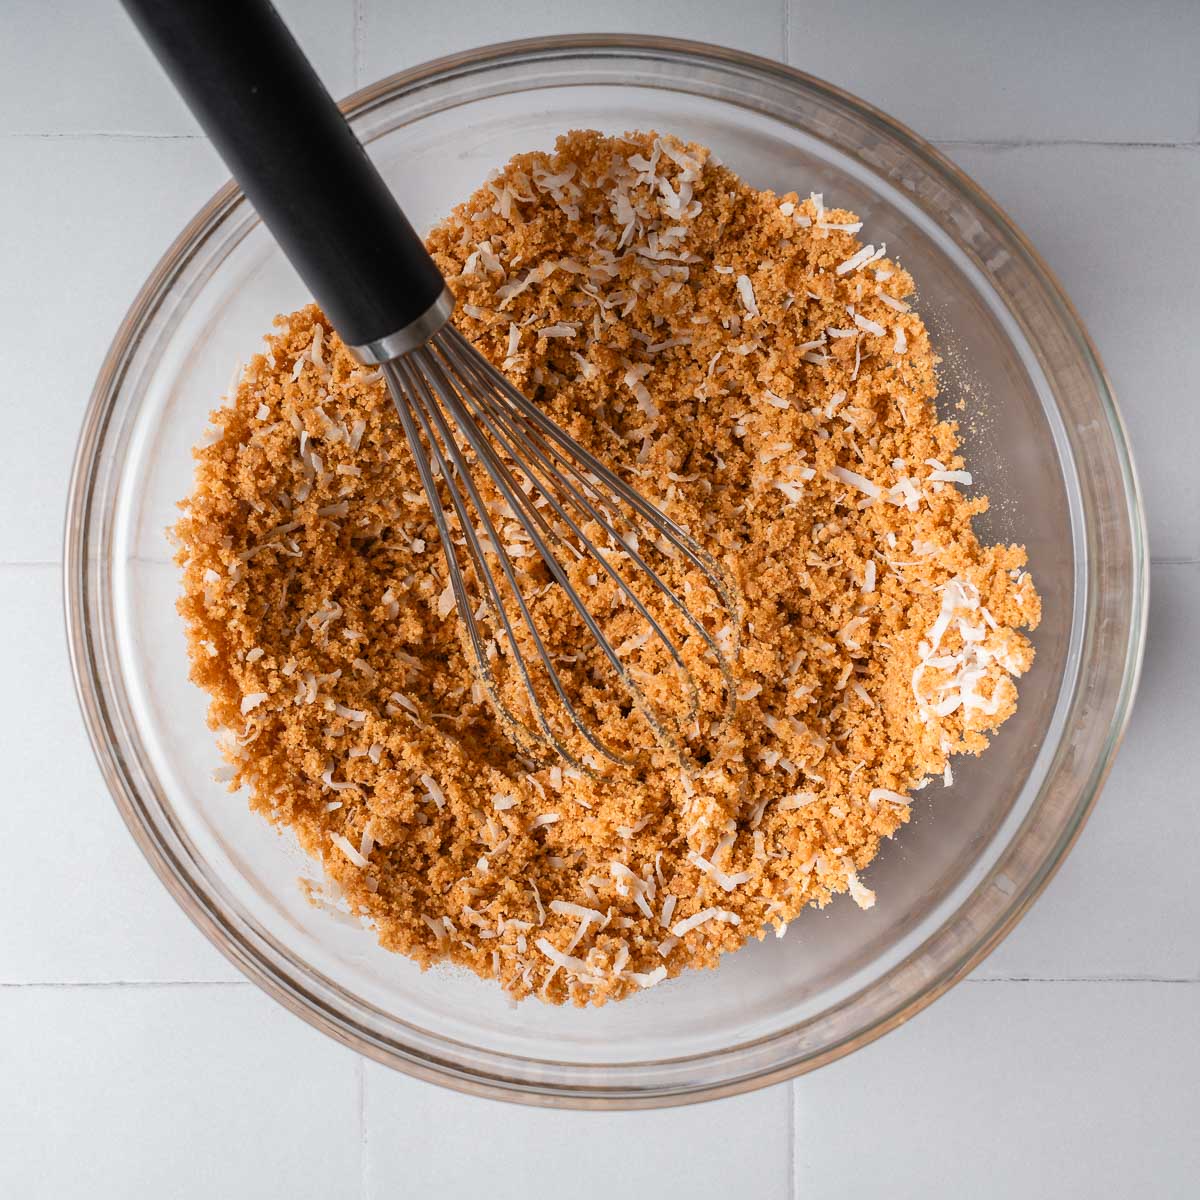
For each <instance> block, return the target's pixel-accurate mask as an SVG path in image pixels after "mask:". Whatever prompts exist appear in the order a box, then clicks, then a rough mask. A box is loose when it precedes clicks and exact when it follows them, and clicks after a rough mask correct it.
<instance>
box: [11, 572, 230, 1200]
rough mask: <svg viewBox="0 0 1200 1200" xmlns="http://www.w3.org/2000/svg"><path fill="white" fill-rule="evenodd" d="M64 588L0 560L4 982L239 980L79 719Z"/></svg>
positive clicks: (52, 577)
mask: <svg viewBox="0 0 1200 1200" xmlns="http://www.w3.org/2000/svg"><path fill="white" fill-rule="evenodd" d="M59 590H60V583H59V571H58V569H57V568H55V567H3V566H0V629H4V630H20V636H18V637H11V638H8V639H6V645H5V652H4V668H5V687H4V690H3V692H4V697H5V701H4V704H3V707H2V708H0V720H2V721H3V724H4V726H5V728H6V729H9V730H19V731H20V733H19V736H17V737H13V736H8V737H6V738H5V742H6V745H7V746H8V756H7V757H8V764H7V769H6V771H5V777H6V778H5V795H6V797H7V798H6V800H5V802H4V803H3V804H0V913H3V920H2V921H0V984H8V983H25V982H29V981H38V982H62V983H74V982H87V983H92V982H109V981H113V980H145V979H158V980H162V979H205V980H218V979H240V978H241V976H240V975H239V974H238V973H237V972H236V971H234V969H233V968H232V967H230V966H229V965H228V964H227V963H226V962H225V960H224V959H223V958H222V957H221V955H220V954H218V953H217V951H216V950H214V949H213V948H212V946H210V945H209V943H208V942H207V941H206V940H205V939H204V937H203V936H202V935H201V934H200V933H199V932H198V931H197V930H196V929H195V928H194V927H193V925H192V923H191V922H190V921H189V920H188V919H187V918H186V917H185V916H184V915H183V912H182V911H181V910H180V909H179V908H178V907H177V906H176V904H175V902H174V901H173V900H172V899H171V898H170V896H169V895H168V894H167V892H166V890H165V889H164V888H163V886H162V884H161V883H159V881H158V879H157V878H156V877H155V876H154V874H153V872H152V871H151V870H150V868H149V866H148V865H147V864H146V862H145V860H144V859H143V858H142V856H141V853H140V852H139V851H138V849H137V847H136V846H135V845H134V843H133V839H132V838H131V837H130V836H129V833H128V831H127V830H126V828H125V826H124V824H123V823H122V821H121V818H120V817H119V816H118V815H117V810H116V807H115V806H114V804H113V802H112V800H111V798H110V797H109V794H108V791H107V789H106V788H105V786H104V782H103V780H102V779H101V777H100V772H99V770H98V769H97V767H96V765H95V762H94V760H93V758H92V753H91V748H90V746H89V745H88V742H87V737H86V735H85V734H84V732H83V728H82V724H81V722H80V720H79V715H78V708H77V707H76V704H75V696H74V693H73V691H72V687H71V674H70V668H69V667H68V665H67V651H66V646H65V644H64V642H63V636H62V617H61V615H60V612H59ZM14 751H15V752H14ZM83 1002H84V1001H81V1003H83ZM2 1021H3V1018H0V1024H2ZM3 1075H4V1071H3V1068H2V1067H0V1079H2V1078H3ZM2 1142H3V1139H2V1138H0V1144H2ZM2 1157H3V1155H2V1154H0V1158H2ZM2 1194H3V1188H0V1195H2Z"/></svg>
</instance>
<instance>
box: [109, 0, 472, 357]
mask: <svg viewBox="0 0 1200 1200" xmlns="http://www.w3.org/2000/svg"><path fill="white" fill-rule="evenodd" d="M122 3H123V4H124V7H125V9H126V11H127V12H128V13H129V15H130V16H131V17H132V18H133V21H134V23H135V24H136V25H137V27H138V29H139V30H140V31H141V34H142V36H143V37H144V38H145V40H146V42H147V43H148V44H149V46H150V48H151V49H152V50H153V51H154V54H155V56H156V57H157V58H158V61H159V62H160V63H161V64H162V66H163V67H164V69H165V70H166V72H167V74H168V76H170V79H171V82H172V83H173V84H174V85H175V87H176V88H177V89H178V91H179V92H180V94H181V95H182V96H183V98H184V100H186V101H187V103H188V106H189V107H190V108H191V110H192V112H193V113H194V114H195V116H196V119H197V120H198V121H199V122H200V124H201V126H202V127H203V128H204V131H205V132H206V133H207V134H208V136H209V137H210V138H211V139H212V142H213V144H214V146H215V147H216V148H217V150H218V151H219V153H220V155H221V157H222V158H223V159H224V160H225V164H226V165H227V166H228V167H229V169H230V171H232V172H233V175H234V177H235V178H236V179H237V181H238V183H239V184H240V185H241V187H242V190H243V191H244V192H245V193H246V195H247V197H249V199H250V202H251V203H252V204H253V205H254V207H255V209H256V210H257V212H258V214H259V216H260V217H262V219H263V221H264V222H265V223H266V225H267V226H268V228H269V229H270V230H271V233H272V234H273V235H274V236H275V239H276V240H277V241H278V242H279V244H280V246H281V247H282V248H283V251H284V253H285V254H287V256H288V258H289V259H290V260H291V262H292V265H293V266H294V267H295V268H296V270H297V271H298V272H299V273H300V275H301V277H302V278H303V279H304V282H305V283H306V284H307V286H308V287H309V289H310V290H311V291H312V294H313V296H314V298H315V299H316V301H317V303H318V304H320V306H321V307H322V308H323V309H324V311H325V313H326V315H327V316H328V317H329V319H330V321H331V322H332V323H333V326H334V328H335V329H336V330H337V331H338V333H339V334H340V335H341V337H342V340H343V341H345V342H346V343H347V344H349V345H351V346H356V347H364V348H370V349H368V352H367V354H366V357H370V358H375V359H382V358H386V357H390V356H391V354H393V353H401V352H403V350H405V349H408V348H410V347H409V346H408V345H406V344H405V343H406V342H412V344H419V342H421V341H423V340H424V338H425V336H427V334H428V333H432V332H433V330H434V329H436V328H437V327H438V326H440V325H441V324H442V322H443V321H444V320H445V318H446V317H447V316H448V315H449V312H450V308H451V306H452V301H451V300H450V296H449V292H447V291H446V285H445V281H444V280H443V279H442V276H441V273H440V272H439V271H438V269H437V267H436V265H435V264H434V262H433V260H432V259H431V258H430V257H429V254H428V252H427V251H426V250H425V247H424V245H422V243H421V239H420V238H419V237H418V236H417V234H416V232H415V231H414V230H413V227H412V226H411V225H410V224H409V222H408V219H407V218H406V217H405V215H404V213H403V212H402V211H401V209H400V206H399V205H398V204H397V203H396V200H395V197H394V196H393V195H392V193H391V191H390V190H389V189H388V186H387V184H386V183H384V181H383V179H382V177H381V176H380V174H379V172H378V171H377V170H376V168H375V165H374V164H373V163H372V162H371V160H370V159H369V158H368V157H367V154H366V151H365V150H364V149H363V148H362V145H361V144H360V143H359V141H358V139H357V138H356V137H355V136H354V133H353V132H352V131H351V129H350V126H349V125H348V124H347V123H346V120H345V118H344V117H343V116H342V114H341V112H340V110H339V109H338V107H337V105H336V104H335V103H334V101H333V99H332V98H331V97H330V95H329V93H328V92H327V91H326V90H325V87H324V85H323V84H322V83H321V81H320V80H319V79H318V78H317V74H316V72H315V71H314V70H313V68H312V65H311V64H310V63H309V61H308V59H306V58H305V57H304V53H303V51H301V49H300V47H299V46H298V45H297V44H296V41H295V39H294V38H293V37H292V35H291V33H290V32H289V31H288V29H287V26H286V25H284V23H283V21H282V20H281V19H280V17H279V14H278V13H277V12H276V11H275V9H274V8H272V6H271V5H270V4H269V3H267V0H122ZM406 331H407V332H406Z"/></svg>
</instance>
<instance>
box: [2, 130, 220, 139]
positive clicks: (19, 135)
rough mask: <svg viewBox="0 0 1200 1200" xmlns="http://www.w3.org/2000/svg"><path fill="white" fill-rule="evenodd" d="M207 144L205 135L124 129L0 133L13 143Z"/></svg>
mask: <svg viewBox="0 0 1200 1200" xmlns="http://www.w3.org/2000/svg"><path fill="white" fill-rule="evenodd" d="M89 139H95V140H96V141H101V142H207V141H208V138H207V137H206V136H205V135H204V134H203V133H152V132H150V131H149V130H124V129H62V130H54V129H28V130H10V131H9V132H7V133H0V141H13V142H20V141H25V142H36V141H45V142H84V141H88V140H89Z"/></svg>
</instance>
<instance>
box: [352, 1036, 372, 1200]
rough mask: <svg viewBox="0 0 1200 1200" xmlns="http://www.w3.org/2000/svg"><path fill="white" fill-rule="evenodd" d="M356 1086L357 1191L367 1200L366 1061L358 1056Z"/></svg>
mask: <svg viewBox="0 0 1200 1200" xmlns="http://www.w3.org/2000/svg"><path fill="white" fill-rule="evenodd" d="M355 1078H356V1082H357V1084H358V1191H359V1196H360V1197H361V1200H369V1197H370V1192H371V1187H370V1181H369V1180H368V1178H367V1060H366V1059H365V1058H364V1057H363V1056H362V1055H361V1054H359V1055H358V1056H357V1062H356V1072H355Z"/></svg>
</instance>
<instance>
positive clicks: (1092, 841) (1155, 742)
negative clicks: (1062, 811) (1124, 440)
mask: <svg viewBox="0 0 1200 1200" xmlns="http://www.w3.org/2000/svg"><path fill="white" fill-rule="evenodd" d="M1197 614H1200V563H1192V564H1187V565H1177V564H1172V565H1169V566H1158V567H1156V568H1155V569H1154V571H1153V573H1152V579H1151V592H1150V643H1149V647H1148V650H1147V654H1146V662H1145V666H1144V668H1143V672H1142V685H1141V697H1142V699H1141V703H1140V704H1139V705H1138V706H1137V707H1135V709H1134V711H1133V718H1132V720H1131V722H1130V725H1129V731H1128V733H1127V734H1126V738H1125V745H1124V747H1123V748H1122V750H1121V752H1120V754H1119V755H1118V756H1117V761H1116V764H1115V765H1114V767H1113V771H1112V774H1111V775H1110V776H1109V779H1108V783H1107V784H1106V786H1105V788H1104V792H1103V794H1102V795H1101V797H1100V803H1099V805H1098V806H1097V808H1096V810H1095V812H1094V813H1093V814H1092V817H1091V820H1090V821H1089V822H1088V825H1087V827H1086V828H1085V829H1084V831H1083V834H1082V836H1081V837H1080V839H1079V842H1078V844H1077V845H1076V847H1075V849H1074V850H1072V852H1071V854H1070V857H1068V859H1067V861H1066V862H1065V863H1064V864H1063V866H1062V868H1061V870H1060V871H1059V873H1058V875H1057V876H1056V877H1055V878H1054V879H1053V880H1052V881H1051V883H1050V886H1049V887H1048V888H1047V890H1046V893H1045V894H1044V895H1043V896H1042V897H1041V899H1040V900H1038V902H1037V904H1036V905H1035V906H1034V908H1033V911H1032V912H1031V913H1030V914H1029V915H1028V916H1026V917H1025V919H1024V920H1023V921H1022V922H1021V924H1020V925H1019V926H1018V927H1017V928H1016V929H1015V930H1014V931H1013V933H1012V934H1011V935H1010V936H1009V938H1008V940H1007V941H1005V942H1004V943H1003V945H1001V946H1000V948H999V949H998V950H997V951H996V952H995V953H994V954H993V955H991V957H990V958H988V959H987V960H986V962H984V963H983V965H982V966H981V967H980V969H979V971H978V972H977V974H978V975H980V976H985V977H991V978H996V977H1002V978H1003V977H1009V978H1011V977H1014V976H1015V977H1018V978H1027V977H1035V978H1063V977H1067V978H1070V977H1084V978H1095V977H1110V978H1112V977H1130V976H1138V977H1146V978H1152V979H1160V978H1166V979H1192V980H1200V943H1198V942H1197V940H1196V938H1195V937H1194V936H1192V933H1190V932H1189V933H1187V934H1184V931H1185V930H1187V931H1195V930H1197V929H1200V888H1198V887H1197V886H1196V854H1197V850H1198V848H1200V806H1198V805H1197V804H1196V803H1195V796H1196V787H1195V784H1194V782H1193V780H1194V778H1195V775H1196V735H1197V732H1198V731H1200V695H1198V694H1197V689H1196V677H1195V670H1196V663H1197V662H1200V627H1198V626H1197V622H1196V617H1197ZM1138 864H1143V865H1142V866H1139V865H1138ZM1139 878H1141V879H1144V880H1145V882H1144V883H1138V882H1136V880H1137V879H1139ZM1130 889H1132V894H1131V892H1130ZM1197 1015H1198V1016H1200V1013H1198V1014H1197Z"/></svg>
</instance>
